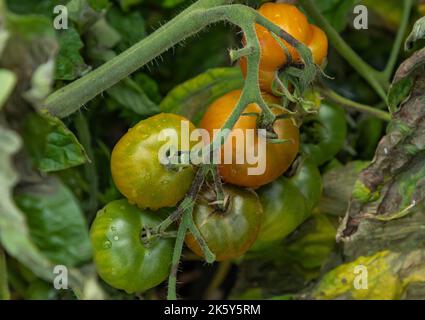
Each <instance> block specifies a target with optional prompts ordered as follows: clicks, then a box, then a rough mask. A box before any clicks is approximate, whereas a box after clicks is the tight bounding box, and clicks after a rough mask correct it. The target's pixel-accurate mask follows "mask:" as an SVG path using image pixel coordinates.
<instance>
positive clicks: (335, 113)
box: [302, 103, 347, 166]
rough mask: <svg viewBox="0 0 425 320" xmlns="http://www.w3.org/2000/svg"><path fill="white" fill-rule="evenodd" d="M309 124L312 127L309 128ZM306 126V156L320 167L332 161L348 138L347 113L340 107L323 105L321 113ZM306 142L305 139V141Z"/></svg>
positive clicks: (304, 148) (304, 144) (304, 147)
mask: <svg viewBox="0 0 425 320" xmlns="http://www.w3.org/2000/svg"><path fill="white" fill-rule="evenodd" d="M309 122H311V123H312V125H310V126H309ZM304 126H305V127H306V129H305V130H304V132H303V137H304V138H305V143H303V144H302V151H303V153H304V154H307V155H309V156H310V158H311V159H313V160H314V162H315V163H316V165H318V166H320V165H322V164H324V163H325V162H327V161H329V160H331V159H332V158H333V157H334V156H335V155H336V154H337V153H338V152H339V150H341V148H342V147H343V145H344V142H345V138H346V136H347V123H346V120H345V111H344V109H342V108H341V107H339V106H336V105H329V104H326V103H322V105H321V106H320V109H319V113H318V114H317V115H314V116H313V117H312V118H311V119H310V120H309V121H307V122H306V123H305V124H304ZM303 140H304V139H303Z"/></svg>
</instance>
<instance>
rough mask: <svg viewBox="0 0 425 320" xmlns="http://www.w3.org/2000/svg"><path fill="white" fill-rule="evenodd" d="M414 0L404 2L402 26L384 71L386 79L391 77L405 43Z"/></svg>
mask: <svg viewBox="0 0 425 320" xmlns="http://www.w3.org/2000/svg"><path fill="white" fill-rule="evenodd" d="M412 6H413V0H404V2H403V16H402V18H401V22H400V26H399V28H398V31H397V36H396V39H395V41H394V44H393V48H392V50H391V54H390V57H389V59H388V63H387V66H386V67H385V70H384V71H383V74H384V75H385V78H386V79H388V80H389V79H390V78H391V75H392V73H393V70H394V66H395V64H396V62H397V57H398V55H399V52H400V48H401V46H402V44H403V39H404V36H405V34H406V30H407V27H408V25H409V18H410V12H411V10H412Z"/></svg>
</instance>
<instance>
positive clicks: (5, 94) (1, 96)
mask: <svg viewBox="0 0 425 320" xmlns="http://www.w3.org/2000/svg"><path fill="white" fill-rule="evenodd" d="M0 83H1V87H0V110H1V108H2V107H3V105H4V103H5V102H6V100H7V98H9V95H10V94H11V93H12V90H13V88H14V87H15V84H16V76H15V74H14V73H13V72H10V71H9V70H3V69H0Z"/></svg>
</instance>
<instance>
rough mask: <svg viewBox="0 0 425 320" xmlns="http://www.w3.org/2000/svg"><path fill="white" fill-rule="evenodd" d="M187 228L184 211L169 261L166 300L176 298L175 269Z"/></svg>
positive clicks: (178, 261) (177, 265)
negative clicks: (169, 269)
mask: <svg viewBox="0 0 425 320" xmlns="http://www.w3.org/2000/svg"><path fill="white" fill-rule="evenodd" d="M187 228H188V216H187V214H186V212H185V213H184V214H183V217H182V221H181V222H180V225H179V229H178V231H177V238H176V242H175V244H174V252H173V258H172V261H171V272H170V276H169V277H168V295H167V299H168V300H177V292H176V284H177V271H178V269H179V264H180V257H181V255H182V251H183V244H184V239H185V237H186V231H187Z"/></svg>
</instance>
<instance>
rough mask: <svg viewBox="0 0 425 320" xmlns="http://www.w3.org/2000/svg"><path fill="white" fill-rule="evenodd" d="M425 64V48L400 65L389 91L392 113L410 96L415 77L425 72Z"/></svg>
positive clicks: (389, 103)
mask: <svg viewBox="0 0 425 320" xmlns="http://www.w3.org/2000/svg"><path fill="white" fill-rule="evenodd" d="M424 65H425V48H423V49H421V50H419V51H416V52H415V53H414V54H413V55H412V56H411V57H410V58H409V59H408V60H406V61H405V62H403V63H402V64H401V65H400V67H399V68H398V70H397V72H396V74H395V75H394V79H393V82H392V84H391V86H390V89H389V92H388V105H389V109H390V111H391V112H392V113H394V112H397V111H398V110H399V107H400V105H401V104H402V103H403V102H405V100H407V98H409V96H410V94H411V90H412V88H413V85H414V82H415V78H416V76H418V75H422V74H423V67H424Z"/></svg>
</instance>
